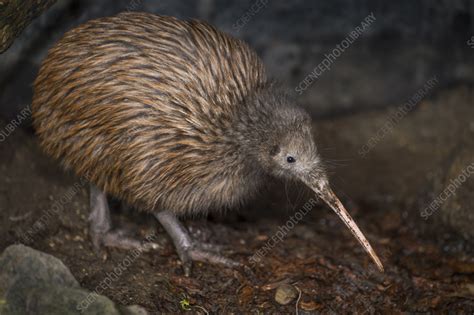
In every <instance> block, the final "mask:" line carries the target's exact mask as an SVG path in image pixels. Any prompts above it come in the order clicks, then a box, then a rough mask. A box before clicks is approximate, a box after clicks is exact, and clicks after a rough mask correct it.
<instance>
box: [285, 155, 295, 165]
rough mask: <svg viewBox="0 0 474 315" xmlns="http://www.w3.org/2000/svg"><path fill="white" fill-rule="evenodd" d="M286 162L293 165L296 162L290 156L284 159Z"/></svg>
mask: <svg viewBox="0 0 474 315" xmlns="http://www.w3.org/2000/svg"><path fill="white" fill-rule="evenodd" d="M286 161H287V162H288V163H295V162H296V159H295V158H294V157H292V156H288V157H287V158H286Z"/></svg>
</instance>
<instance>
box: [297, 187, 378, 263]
mask: <svg viewBox="0 0 474 315" xmlns="http://www.w3.org/2000/svg"><path fill="white" fill-rule="evenodd" d="M305 182H306V181H305ZM306 184H307V185H308V186H309V187H310V188H311V189H312V190H313V191H314V192H315V193H316V194H317V195H318V196H319V197H320V198H321V199H322V200H323V201H324V202H326V204H327V205H328V206H330V207H331V209H333V210H334V212H336V214H337V215H338V216H339V218H341V220H342V221H343V222H344V223H345V224H346V226H347V227H348V228H349V230H350V231H351V232H352V235H354V237H355V238H356V239H357V240H358V241H359V243H360V244H361V245H362V247H363V248H364V249H365V251H366V252H367V253H368V254H369V255H370V257H371V258H372V259H373V261H374V262H375V264H376V265H377V267H378V268H379V270H380V271H382V272H383V271H384V268H383V265H382V262H381V261H380V259H379V257H378V256H377V254H376V253H375V251H374V249H373V248H372V246H370V243H369V241H367V239H366V238H365V236H364V234H363V233H362V232H361V230H360V229H359V227H358V226H357V224H356V223H355V222H354V220H353V219H352V217H351V216H350V214H349V213H348V212H347V210H346V209H345V208H344V206H343V205H342V203H341V201H340V200H339V198H337V196H336V195H335V194H334V192H333V191H332V190H331V188H330V187H329V185H328V184H327V182H326V181H324V182H321V181H317V182H316V184H317V185H314V184H313V183H306Z"/></svg>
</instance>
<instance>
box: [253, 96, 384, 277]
mask: <svg viewBox="0 0 474 315" xmlns="http://www.w3.org/2000/svg"><path fill="white" fill-rule="evenodd" d="M272 100H273V102H275V103H276V105H275V104H273V106H270V108H271V110H268V109H267V110H266V111H267V112H270V113H269V114H268V116H267V118H266V120H267V123H265V122H262V123H263V127H262V128H261V132H260V135H261V137H258V136H257V137H256V139H257V141H256V142H255V143H256V144H255V145H256V146H257V150H256V151H257V160H258V162H259V164H260V165H261V167H262V168H263V170H264V171H265V172H267V173H269V174H271V175H274V176H276V177H281V178H286V179H294V180H299V181H301V182H303V183H304V184H305V185H306V186H308V187H309V188H310V189H311V190H312V191H313V192H314V193H315V194H316V195H317V196H318V197H319V198H320V199H322V200H323V201H324V202H325V203H326V204H327V205H328V206H329V207H331V209H332V210H334V212H336V214H337V215H338V216H339V217H340V218H341V220H342V221H343V222H344V223H345V225H346V226H347V227H348V228H349V230H350V231H351V232H352V234H353V235H354V237H355V238H356V239H357V240H358V241H359V243H360V244H361V245H362V246H363V247H364V249H365V250H366V251H367V253H368V254H369V255H370V256H371V257H372V259H373V260H374V262H375V263H376V265H377V267H378V268H379V269H380V270H383V266H382V263H381V262H380V259H379V258H378V257H377V255H376V254H375V252H374V250H373V249H372V247H371V246H370V244H369V242H368V241H367V239H366V238H365V236H364V234H363V233H362V232H361V231H360V229H359V227H358V226H357V224H356V223H355V222H354V220H353V219H352V218H351V216H350V215H349V213H348V212H347V210H346V209H345V208H344V206H343V205H342V203H341V202H340V201H339V199H338V198H337V197H336V195H335V194H334V192H333V191H332V189H331V188H330V185H329V182H328V177H327V175H326V172H325V169H324V167H323V163H322V161H321V158H320V155H319V153H318V150H317V147H316V144H315V141H314V137H313V132H312V128H311V126H312V122H311V118H310V116H309V115H308V114H307V113H306V111H304V110H303V109H301V108H299V107H297V106H293V105H291V101H288V100H285V99H284V98H282V97H277V98H269V97H265V98H264V100H262V102H268V101H272ZM263 106H265V105H263ZM267 106H268V104H267ZM265 107H266V106H265Z"/></svg>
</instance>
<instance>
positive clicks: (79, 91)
mask: <svg viewBox="0 0 474 315" xmlns="http://www.w3.org/2000/svg"><path fill="white" fill-rule="evenodd" d="M32 113H33V124H34V127H35V129H36V131H37V134H38V136H39V139H40V145H41V146H42V147H43V149H44V150H45V151H46V152H47V153H48V154H49V155H51V156H53V157H55V158H57V159H59V160H60V161H61V162H62V164H63V165H64V166H65V167H66V168H68V169H72V170H74V171H75V172H76V174H77V175H79V176H87V178H88V179H89V181H90V182H91V184H92V185H91V209H92V212H91V217H90V218H91V222H92V223H91V227H90V231H91V236H92V241H93V244H95V247H98V245H99V244H100V243H101V242H103V243H105V242H107V240H109V241H110V240H114V239H116V237H117V236H116V235H114V234H113V233H112V232H111V231H110V224H109V223H110V222H109V221H110V220H108V219H107V218H108V208H107V206H106V205H105V204H106V200H104V199H106V197H105V194H110V195H112V196H115V197H117V198H118V199H120V200H122V201H125V202H127V203H128V204H130V205H132V206H134V207H135V208H137V209H141V210H145V211H151V212H154V214H155V216H156V217H157V218H158V220H159V221H160V222H161V223H162V225H163V226H164V228H165V229H166V230H167V232H168V234H170V236H171V238H172V239H173V242H174V243H175V246H176V247H177V250H178V254H179V255H180V258H181V260H182V261H183V263H185V264H186V265H187V262H189V261H190V259H196V260H201V261H213V262H215V263H224V264H225V265H227V266H235V265H236V264H235V263H233V262H230V261H228V260H226V259H223V258H222V257H218V256H216V255H214V254H212V253H209V252H206V251H203V250H202V249H200V250H199V249H196V244H195V243H193V242H192V241H191V239H190V238H189V235H188V234H187V232H185V230H184V228H183V227H182V226H180V224H179V222H177V221H176V217H175V215H176V214H184V213H199V212H205V211H208V210H220V209H223V208H229V207H233V206H236V205H238V204H240V203H241V202H242V201H244V200H245V199H246V198H248V197H250V196H251V195H252V193H254V192H256V191H257V189H258V187H259V186H260V184H262V183H263V181H264V180H263V179H264V178H267V175H270V176H276V177H281V178H293V179H299V180H300V181H302V182H303V183H305V184H306V185H307V186H308V187H309V188H311V189H312V190H313V191H314V192H315V193H316V194H317V195H318V196H319V197H321V198H322V199H323V200H324V201H325V202H326V203H327V204H328V205H329V206H330V207H331V208H332V209H333V210H334V211H335V212H336V213H337V214H338V215H339V217H340V218H341V219H342V220H343V222H344V223H345V224H346V225H347V226H348V228H349V229H350V231H351V232H352V233H353V235H354V236H355V237H356V238H357V240H358V241H359V242H360V244H361V245H362V246H363V247H364V249H365V250H366V251H367V252H368V253H369V254H370V255H371V257H372V259H373V260H374V261H375V263H376V264H377V266H378V267H379V268H380V270H383V266H382V263H381V262H380V260H379V258H378V257H377V255H376V254H375V252H374V251H373V249H372V247H371V246H370V244H369V242H368V241H367V239H366V238H365V236H364V235H363V233H362V232H361V231H360V229H359V228H358V227H357V225H356V224H355V222H354V221H353V219H352V218H351V217H350V215H349V213H348V212H347V210H345V208H344V206H343V205H342V203H341V202H340V201H339V199H338V198H337V197H336V196H335V194H334V193H333V192H332V190H331V189H330V187H329V183H328V180H327V176H326V174H325V171H324V168H323V167H322V165H321V161H320V158H319V154H318V152H317V149H316V145H315V143H314V139H313V136H312V132H311V119H310V117H309V115H308V114H307V113H306V112H305V111H304V110H303V109H301V108H299V107H298V106H296V105H295V104H294V103H293V102H292V101H291V100H289V99H288V98H287V97H285V95H283V94H282V93H281V92H279V91H278V90H277V89H275V87H274V86H273V84H271V83H269V82H268V81H267V79H266V76H265V72H264V68H263V65H262V62H261V61H260V59H259V58H258V57H257V55H256V53H255V52H254V51H253V50H251V49H250V48H249V47H248V46H247V45H246V44H245V43H243V42H242V41H240V40H237V39H234V38H232V37H231V36H229V35H226V34H225V33H222V32H220V31H218V30H216V29H215V28H214V27H212V26H210V25H209V24H206V23H203V22H198V21H181V20H178V19H176V18H173V17H163V16H157V15H153V14H147V13H122V14H119V15H117V16H116V17H109V18H101V19H98V20H94V21H90V22H87V23H86V24H84V25H81V26H79V27H77V28H75V29H73V30H72V31H70V32H68V33H67V34H66V35H65V36H64V38H63V39H61V40H60V41H59V42H58V43H57V44H56V45H55V46H54V47H53V48H52V49H51V50H50V51H49V54H48V56H47V58H46V60H45V61H44V62H43V64H42V66H41V69H40V71H39V74H38V77H37V79H36V81H35V88H34V95H33V103H32ZM101 240H102V241H101ZM121 243H122V244H125V245H127V244H130V242H129V241H127V240H126V239H123V240H122V242H121ZM135 244H136V243H135ZM185 272H186V273H188V274H189V268H188V267H185Z"/></svg>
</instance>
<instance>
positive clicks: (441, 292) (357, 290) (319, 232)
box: [0, 126, 474, 314]
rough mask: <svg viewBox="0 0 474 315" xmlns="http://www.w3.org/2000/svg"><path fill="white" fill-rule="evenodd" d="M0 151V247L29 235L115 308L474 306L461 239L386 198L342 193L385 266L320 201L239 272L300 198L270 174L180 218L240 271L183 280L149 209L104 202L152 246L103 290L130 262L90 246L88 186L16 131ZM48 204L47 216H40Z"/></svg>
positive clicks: (250, 310) (300, 191)
mask: <svg viewBox="0 0 474 315" xmlns="http://www.w3.org/2000/svg"><path fill="white" fill-rule="evenodd" d="M2 130H3V126H2ZM0 147H1V148H2V150H1V151H0V172H1V176H0V250H3V249H4V248H5V247H7V246H8V245H10V244H13V243H15V242H18V241H19V240H21V239H22V235H25V234H24V233H25V232H28V231H34V232H33V233H31V239H30V240H29V241H26V243H27V244H28V245H30V246H32V247H34V248H36V249H39V250H42V251H44V252H47V253H49V254H52V255H54V256H56V257H58V258H59V259H61V260H62V261H63V262H64V263H65V264H66V265H67V266H68V267H69V268H70V269H71V271H72V273H73V274H74V276H75V277H76V279H77V280H78V281H79V282H80V283H81V285H82V286H83V287H85V288H87V289H89V290H97V292H98V293H100V294H103V295H106V296H107V297H109V298H110V299H112V300H113V301H114V302H116V303H117V304H120V305H132V304H139V305H141V306H144V307H145V308H146V309H147V310H148V311H149V312H150V313H151V314H158V313H173V314H177V313H183V314H184V313H188V314H189V313H205V312H209V313H216V314H228V313H234V314H244V313H245V314H261V313H264V314H291V313H295V312H296V310H297V309H298V312H299V314H318V313H324V314H326V313H337V314H339V313H347V312H355V313H360V314H364V313H365V314H374V313H384V314H385V313H402V312H408V313H447V312H454V313H456V314H472V313H473V312H474V255H473V250H472V248H471V247H470V245H469V244H468V243H466V242H465V241H462V240H461V239H458V238H456V237H452V236H451V235H450V234H445V233H444V232H441V231H440V232H439V233H432V234H420V232H419V231H418V230H417V229H415V228H413V223H412V221H410V222H408V221H409V220H410V218H409V216H407V215H406V211H405V210H406V209H401V208H400V207H399V206H397V205H396V204H394V205H391V204H390V203H389V202H388V203H387V207H386V208H384V209H379V208H377V207H374V206H373V204H371V203H370V202H365V201H364V200H356V201H355V200H350V199H348V198H347V197H346V196H345V194H344V192H341V191H338V193H339V194H340V195H341V197H342V200H343V202H344V203H345V204H346V205H347V208H348V210H349V211H350V212H351V213H352V214H353V217H354V219H355V220H356V222H357V223H358V224H359V226H360V227H361V229H362V230H363V231H364V232H365V233H366V236H367V238H368V239H369V240H370V241H371V243H372V245H373V246H374V248H375V250H376V251H377V252H378V254H379V256H380V257H381V259H382V261H383V263H384V265H385V272H384V273H380V272H379V271H377V270H376V268H375V266H374V265H373V263H372V262H371V261H370V258H369V257H368V256H367V255H366V254H365V253H364V252H363V250H362V248H361V247H360V246H359V244H358V243H357V241H356V240H355V239H354V238H353V237H352V236H351V235H350V233H349V232H348V231H347V229H346V228H345V227H344V225H343V224H342V223H341V222H340V220H339V219H338V218H337V216H336V215H335V214H334V213H332V212H331V211H330V210H329V209H328V208H326V207H325V206H322V205H321V206H319V205H318V206H317V207H315V208H314V209H312V210H311V211H310V212H309V213H308V214H307V215H306V216H304V218H303V219H302V220H301V221H300V222H299V223H298V224H297V225H296V226H295V227H294V228H293V229H291V231H290V232H289V233H288V234H287V235H286V236H285V237H284V239H283V240H282V241H280V242H278V243H277V244H276V245H275V246H274V247H273V248H272V249H271V250H270V251H269V252H268V253H267V254H266V255H264V257H262V259H261V261H260V262H259V263H258V264H256V265H255V266H253V267H250V266H251V265H250V264H249V258H250V257H251V256H252V255H253V254H254V253H256V252H257V251H258V250H259V249H261V248H262V247H263V246H264V245H265V244H266V242H267V241H268V240H269V239H270V238H271V237H272V236H273V235H275V233H276V232H277V231H278V229H279V227H280V226H281V225H282V224H285V223H286V221H287V220H288V219H289V218H290V217H291V216H292V215H294V212H295V211H298V210H299V209H301V207H302V205H303V204H304V203H305V202H306V201H307V200H308V199H309V198H310V194H309V193H308V191H306V190H304V188H303V187H300V186H298V185H297V184H291V185H290V184H286V185H285V184H282V183H280V182H276V181H275V183H271V184H270V187H269V189H268V190H267V191H265V192H263V193H262V194H261V195H260V196H259V197H258V198H256V199H255V200H253V201H252V202H251V203H249V205H248V206H247V207H244V208H243V209H240V210H238V211H235V212H228V213H226V214H225V215H212V216H210V217H209V218H207V219H206V218H188V219H186V220H185V223H186V224H187V226H188V227H189V228H190V230H191V231H192V234H193V235H194V237H195V238H197V239H199V240H202V241H207V242H211V243H217V244H222V245H224V254H225V255H226V256H228V257H231V258H233V259H236V260H238V261H241V262H242V263H245V264H246V265H248V266H249V267H248V268H244V269H241V270H231V269H226V268H222V267H218V266H212V265H208V264H201V263H198V264H194V267H193V272H192V276H191V277H185V276H184V275H183V271H182V268H181V265H180V262H179V259H178V256H177V255H176V253H175V250H174V248H173V245H172V243H171V241H170V240H169V238H168V236H167V235H166V234H165V232H164V231H163V229H162V228H161V227H160V226H159V224H157V222H156V220H155V219H154V218H153V217H152V216H151V215H147V214H144V213H138V212H137V211H132V210H130V209H127V208H126V207H123V206H121V205H120V204H119V203H118V202H112V204H113V207H112V212H113V216H114V223H115V226H120V227H124V226H125V227H128V228H129V229H130V230H132V231H134V232H133V233H135V234H136V237H138V238H141V239H144V238H145V237H146V236H147V235H150V234H153V233H156V238H155V240H156V242H157V243H158V244H159V248H158V249H156V250H153V251H150V252H143V253H141V254H140V255H139V256H138V257H136V259H133V260H132V261H131V263H130V264H129V265H128V266H127V267H126V268H124V269H122V272H121V274H120V276H119V277H118V278H117V279H116V280H113V281H111V282H110V284H109V285H107V286H104V289H102V287H101V286H100V285H101V284H102V282H103V281H104V279H105V278H106V277H107V275H110V274H111V273H112V272H114V268H117V266H119V265H122V266H123V265H124V263H125V261H129V262H130V256H129V255H130V252H127V251H126V250H118V249H109V250H107V251H106V252H105V251H104V252H103V253H101V254H100V255H97V254H95V253H94V252H93V251H92V247H91V243H90V240H89V237H88V223H87V217H88V213H89V209H88V196H87V185H86V184H84V183H82V182H81V181H80V180H79V179H78V178H75V177H74V176H72V175H71V174H67V173H64V172H63V171H62V170H61V169H60V168H59V166H58V163H56V162H55V161H52V160H50V159H49V158H48V157H46V156H44V155H43V154H42V153H41V151H40V149H39V148H38V146H37V143H36V139H35V137H34V135H33V134H32V133H31V132H29V131H25V130H22V129H17V130H15V131H14V132H12V134H11V135H9V136H8V137H7V139H6V140H5V141H4V142H2V143H0ZM74 187H76V188H74ZM285 192H287V194H285ZM55 205H56V206H58V205H59V206H58V207H59V208H55V207H56V206H55ZM53 208H54V209H58V212H57V215H49V216H48V215H47V214H48V213H49V214H50V213H51V209H53ZM38 221H39V222H40V223H37V222H38ZM35 224H36V225H35ZM25 240H26V239H24V238H23V241H24V242H25ZM284 283H289V284H292V285H293V286H294V287H295V288H296V289H297V290H298V292H300V296H299V298H298V299H297V300H293V301H292V302H290V303H289V304H288V305H279V304H278V303H277V302H275V300H274V296H275V291H276V288H277V287H278V286H279V285H281V284H284ZM188 304H189V305H188Z"/></svg>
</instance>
